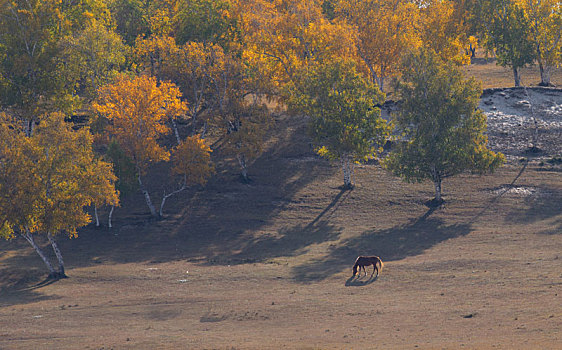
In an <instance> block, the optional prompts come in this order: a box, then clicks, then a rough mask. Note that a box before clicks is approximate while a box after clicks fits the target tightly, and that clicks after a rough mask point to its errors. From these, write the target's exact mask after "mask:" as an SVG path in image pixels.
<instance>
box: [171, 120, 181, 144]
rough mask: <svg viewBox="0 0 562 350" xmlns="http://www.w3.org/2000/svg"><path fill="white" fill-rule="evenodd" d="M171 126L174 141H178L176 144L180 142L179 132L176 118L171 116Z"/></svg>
mask: <svg viewBox="0 0 562 350" xmlns="http://www.w3.org/2000/svg"><path fill="white" fill-rule="evenodd" d="M171 119H172V127H173V129H174V135H175V136H176V142H177V143H178V146H179V145H180V143H181V138H180V132H179V130H178V123H176V118H174V117H172V118H171Z"/></svg>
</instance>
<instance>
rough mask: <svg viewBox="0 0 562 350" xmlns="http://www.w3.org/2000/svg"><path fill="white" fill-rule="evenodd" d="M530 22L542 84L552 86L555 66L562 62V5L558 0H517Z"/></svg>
mask: <svg viewBox="0 0 562 350" xmlns="http://www.w3.org/2000/svg"><path fill="white" fill-rule="evenodd" d="M516 3H517V4H518V5H519V6H520V7H521V8H522V9H523V11H524V13H525V16H526V20H527V21H528V22H529V24H530V29H531V37H532V42H533V44H534V46H535V49H536V59H537V62H538V64H539V71H540V74H541V82H540V83H539V85H541V86H551V85H552V84H551V83H550V78H551V75H552V72H553V71H554V68H555V67H558V66H559V65H560V63H561V62H562V42H561V41H560V39H561V36H562V6H561V4H560V1H558V0H516Z"/></svg>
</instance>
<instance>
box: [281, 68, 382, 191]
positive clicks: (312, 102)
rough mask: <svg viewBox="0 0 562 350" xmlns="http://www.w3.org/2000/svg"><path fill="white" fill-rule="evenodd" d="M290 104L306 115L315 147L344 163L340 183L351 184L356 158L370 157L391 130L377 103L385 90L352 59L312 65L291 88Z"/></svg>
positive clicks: (326, 155)
mask: <svg viewBox="0 0 562 350" xmlns="http://www.w3.org/2000/svg"><path fill="white" fill-rule="evenodd" d="M289 92H290V96H291V97H290V98H289V106H290V107H291V109H293V110H295V111H299V112H302V113H304V114H306V115H308V116H310V118H311V121H310V133H311V136H312V138H313V139H314V142H315V144H316V149H317V152H318V153H319V154H320V155H322V156H325V157H327V158H329V159H334V160H340V161H341V163H342V169H343V175H344V186H345V187H348V188H349V187H352V186H353V179H352V175H353V166H354V163H356V162H359V161H363V160H367V159H371V158H374V157H375V156H376V155H377V153H379V151H381V148H382V145H383V144H384V143H385V142H386V139H387V138H388V136H389V134H390V129H391V128H390V125H389V124H388V123H387V122H386V121H385V120H384V119H382V118H381V117H380V109H379V108H378V107H376V105H377V104H380V103H382V102H383V101H384V94H383V93H381V92H380V90H379V89H378V88H376V87H375V86H374V85H373V83H372V82H370V81H369V80H366V79H365V78H364V77H363V76H362V75H361V74H360V73H358V72H357V70H356V65H355V63H353V62H352V61H343V60H336V61H333V62H329V63H326V64H322V65H318V66H314V67H311V68H310V69H309V70H308V71H305V72H304V74H303V76H302V78H300V79H299V80H298V82H297V83H296V86H295V87H294V88H293V89H292V90H291V91H289Z"/></svg>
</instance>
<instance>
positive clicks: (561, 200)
mask: <svg viewBox="0 0 562 350" xmlns="http://www.w3.org/2000/svg"><path fill="white" fill-rule="evenodd" d="M561 208H562V191H560V190H558V189H554V188H547V187H538V188H536V193H534V194H533V195H531V196H529V197H527V198H526V200H525V208H517V209H514V210H512V211H511V212H510V213H509V215H507V216H506V218H508V220H509V221H510V222H515V223H518V224H529V223H535V222H538V221H543V220H548V219H550V218H554V217H556V216H558V215H560V214H562V210H561ZM559 227H560V226H559ZM559 233H562V232H559Z"/></svg>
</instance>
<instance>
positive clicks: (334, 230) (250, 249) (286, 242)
mask: <svg viewBox="0 0 562 350" xmlns="http://www.w3.org/2000/svg"><path fill="white" fill-rule="evenodd" d="M341 231H342V229H341V228H339V227H336V226H334V225H332V224H329V223H327V222H321V223H319V224H317V225H297V226H294V227H291V228H285V229H282V230H280V231H279V232H278V233H277V234H275V235H268V236H263V235H261V236H259V237H256V238H255V239H253V240H250V241H247V242H245V243H243V245H242V246H241V247H239V248H240V252H239V253H238V254H234V255H231V256H229V257H228V258H229V259H231V262H234V263H236V262H248V261H250V262H260V261H264V260H268V259H273V258H278V257H283V256H297V255H301V254H305V253H306V252H307V247H310V246H311V245H313V244H318V243H323V242H329V241H335V240H337V239H338V237H339V235H340V233H341Z"/></svg>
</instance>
